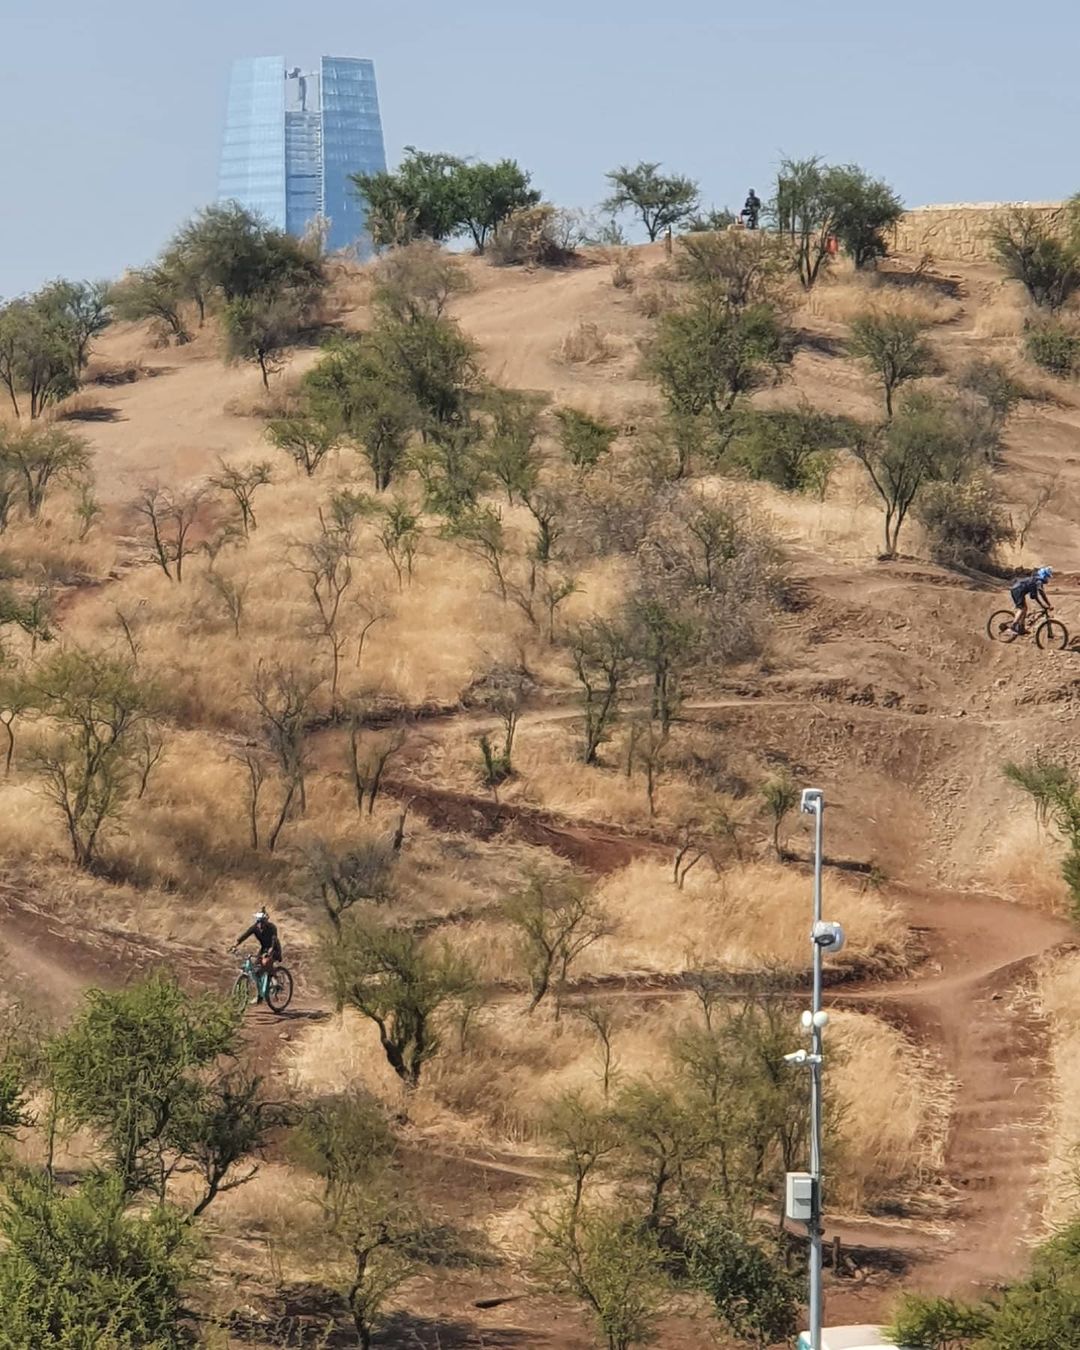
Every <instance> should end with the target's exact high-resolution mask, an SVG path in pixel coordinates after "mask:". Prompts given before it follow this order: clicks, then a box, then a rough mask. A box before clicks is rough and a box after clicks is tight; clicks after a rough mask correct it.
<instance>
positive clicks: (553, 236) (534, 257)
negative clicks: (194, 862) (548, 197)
mask: <svg viewBox="0 0 1080 1350" xmlns="http://www.w3.org/2000/svg"><path fill="white" fill-rule="evenodd" d="M560 233H561V230H560V221H559V213H558V212H557V211H556V209H555V207H554V206H551V205H550V204H549V203H547V202H541V203H540V204H539V205H538V206H523V207H520V208H519V209H518V210H517V211H513V212H511V214H510V215H509V216H507V217H506V219H505V220H504V221H502V222H501V223H500V225H499V227H498V229H497V230H496V231H495V233H494V234H493V235H492V236H491V238H490V239H489V240H488V243H487V247H486V248H485V250H484V257H485V258H486V259H487V260H488V262H489V263H491V264H492V265H493V266H495V267H526V268H529V269H531V268H534V267H565V266H566V264H567V263H568V262H570V261H571V259H572V258H573V257H574V253H573V250H572V249H568V248H567V247H565V245H564V243H563V242H561V241H560Z"/></svg>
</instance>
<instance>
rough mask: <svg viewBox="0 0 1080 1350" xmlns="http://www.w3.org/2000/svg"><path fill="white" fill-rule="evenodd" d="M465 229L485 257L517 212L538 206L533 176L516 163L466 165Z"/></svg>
mask: <svg viewBox="0 0 1080 1350" xmlns="http://www.w3.org/2000/svg"><path fill="white" fill-rule="evenodd" d="M458 179H459V190H460V194H461V222H460V224H461V226H462V227H463V228H464V229H465V230H467V231H468V232H469V234H470V235H471V236H472V240H473V243H474V244H475V245H476V251H477V253H483V251H484V247H485V245H486V244H487V241H488V238H489V236H490V235H492V234H494V233H495V232H496V231H497V230H498V228H499V226H500V225H501V224H502V223H503V221H504V220H506V219H507V218H508V217H509V216H512V215H513V214H514V212H515V211H520V210H523V209H524V208H526V207H530V206H536V205H537V204H538V202H539V201H540V193H539V192H537V191H536V189H535V188H532V187H530V186H529V184H530V182H531V179H530V175H529V174H527V173H526V172H525V170H524V169H522V168H521V166H520V165H519V164H518V162H517V161H516V160H513V159H501V160H499V162H498V163H497V164H482V163H480V164H465V165H464V166H463V167H462V168H461V169H459V170H458Z"/></svg>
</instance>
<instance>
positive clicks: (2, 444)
mask: <svg viewBox="0 0 1080 1350" xmlns="http://www.w3.org/2000/svg"><path fill="white" fill-rule="evenodd" d="M0 467H2V468H4V469H5V470H7V471H8V472H10V474H11V475H12V477H14V478H16V479H17V480H18V481H19V483H20V484H21V486H22V492H23V499H24V502H25V505H26V514H27V515H28V516H30V518H31V519H35V518H36V517H37V516H38V515H40V514H41V508H42V506H43V505H44V504H45V497H46V495H47V494H48V491H49V485H50V484H51V483H52V482H53V481H54V480H56V481H57V482H72V481H74V480H75V479H76V478H77V477H78V476H79V475H80V474H86V473H87V472H88V470H89V467H90V451H89V449H88V448H87V445H86V442H85V441H83V440H82V439H81V437H79V436H76V435H75V434H74V433H73V432H71V431H67V430H65V428H64V427H62V426H56V425H52V426H36V427H35V426H29V427H19V426H10V425H9V426H3V425H0Z"/></svg>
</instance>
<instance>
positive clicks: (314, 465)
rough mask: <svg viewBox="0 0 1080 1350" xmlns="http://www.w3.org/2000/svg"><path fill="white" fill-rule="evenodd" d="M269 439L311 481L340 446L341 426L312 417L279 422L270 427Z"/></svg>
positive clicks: (284, 419)
mask: <svg viewBox="0 0 1080 1350" xmlns="http://www.w3.org/2000/svg"><path fill="white" fill-rule="evenodd" d="M266 435H267V437H268V438H269V440H270V441H271V443H272V444H274V445H276V446H277V447H278V449H279V450H284V451H285V453H286V454H287V455H288V456H289V458H290V459H291V460H292V461H293V463H294V464H295V465H296V467H297V468H298V469H303V471H304V473H306V474H307V476H308V477H309V478H311V477H313V476H314V474H315V470H316V469H318V467H319V465H320V464H322V462H323V460H324V459H325V458H326V456H327V455H328V454H329V453H330V452H331V450H336V449H337V447H338V446H339V445H340V443H341V431H340V428H339V426H337V425H330V424H329V423H327V422H325V421H324V420H323V419H322V418H320V417H316V416H313V415H301V416H299V417H279V418H276V419H275V420H274V421H271V422H269V423H268V424H267V427H266Z"/></svg>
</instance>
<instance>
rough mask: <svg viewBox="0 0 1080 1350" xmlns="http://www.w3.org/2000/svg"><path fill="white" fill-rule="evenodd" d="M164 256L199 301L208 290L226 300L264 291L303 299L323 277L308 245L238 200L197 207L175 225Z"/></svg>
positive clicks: (308, 297)
mask: <svg viewBox="0 0 1080 1350" xmlns="http://www.w3.org/2000/svg"><path fill="white" fill-rule="evenodd" d="M165 256H166V259H167V260H168V261H167V265H169V266H172V267H175V268H178V269H179V270H180V271H181V272H182V273H184V274H185V275H186V282H187V286H188V289H189V291H190V292H191V293H192V295H193V297H194V296H196V295H197V296H198V297H201V305H205V304H206V302H207V299H208V297H209V296H210V295H212V294H213V295H216V296H219V297H220V298H221V300H223V301H224V302H225V304H226V305H229V304H231V303H232V302H233V301H236V300H246V301H254V300H256V298H258V297H268V296H280V297H285V296H290V297H292V298H294V299H297V300H299V301H300V302H302V303H305V304H306V303H308V302H309V301H310V300H311V298H312V297H313V296H314V294H315V293H316V292H318V290H319V289H320V288H321V287H322V286H323V285H324V284H325V281H326V277H325V274H324V272H323V268H322V264H321V262H320V260H319V258H318V256H317V254H316V253H315V252H314V251H313V250H311V249H309V248H308V247H307V246H306V245H305V244H304V243H303V242H302V241H300V240H298V239H294V238H293V237H292V235H290V234H287V233H286V232H285V231H284V230H278V229H274V228H273V227H271V226H268V225H266V224H265V223H264V222H263V221H261V220H260V219H259V218H258V216H256V215H254V214H253V213H252V212H251V211H248V210H246V209H245V208H244V207H242V206H240V205H239V204H238V203H237V202H226V203H220V204H217V205H214V206H208V207H206V208H205V209H204V210H202V211H200V212H199V213H198V214H197V215H196V216H195V217H194V218H193V219H192V220H191V221H189V222H188V223H187V224H186V225H185V226H184V227H183V228H182V229H181V230H180V231H179V233H178V234H177V235H176V237H175V238H174V240H173V241H172V243H171V244H170V246H169V249H168V251H167V253H166V255H165Z"/></svg>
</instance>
